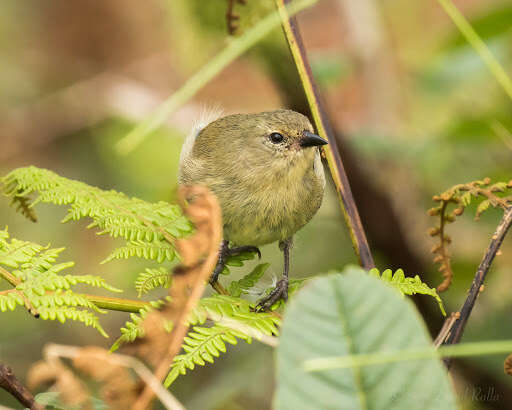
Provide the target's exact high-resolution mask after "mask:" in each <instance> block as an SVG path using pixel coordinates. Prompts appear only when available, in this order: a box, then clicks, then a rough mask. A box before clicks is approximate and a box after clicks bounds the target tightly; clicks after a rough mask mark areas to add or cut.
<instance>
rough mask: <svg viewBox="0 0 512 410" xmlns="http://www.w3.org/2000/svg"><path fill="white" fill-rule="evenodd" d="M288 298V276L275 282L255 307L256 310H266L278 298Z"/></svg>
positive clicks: (285, 299) (284, 299)
mask: <svg viewBox="0 0 512 410" xmlns="http://www.w3.org/2000/svg"><path fill="white" fill-rule="evenodd" d="M281 299H282V300H283V301H285V302H286V301H287V300H288V278H286V277H285V278H283V279H281V280H280V281H279V282H277V284H276V287H275V288H274V289H273V290H272V292H270V293H269V294H268V295H267V296H265V297H264V298H263V299H261V300H260V301H259V302H258V304H257V305H256V308H255V309H254V310H255V311H256V312H266V311H268V310H270V308H271V307H272V306H273V305H274V303H276V302H277V301H279V300H281Z"/></svg>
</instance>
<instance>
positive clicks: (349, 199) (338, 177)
mask: <svg viewBox="0 0 512 410" xmlns="http://www.w3.org/2000/svg"><path fill="white" fill-rule="evenodd" d="M275 3H276V6H277V8H278V10H279V14H280V16H281V24H282V26H283V30H284V34H285V36H286V40H287V42H288V46H289V47H290V51H291V53H292V56H293V59H294V61H295V66H296V67H297V70H298V72H299V76H300V79H301V82H302V86H303V87H304V92H305V94H306V98H307V100H308V103H309V107H310V110H311V115H312V117H313V121H314V123H315V126H316V128H317V130H318V133H319V134H320V136H321V137H323V138H327V140H328V141H329V145H326V146H325V147H324V153H325V156H326V158H327V163H328V164H329V169H330V170H331V175H332V178H333V180H334V184H335V185H336V190H337V192H338V195H339V197H340V201H341V208H342V211H343V215H344V217H345V222H346V224H347V227H348V229H349V233H350V238H351V239H352V244H353V246H354V250H355V252H356V254H357V257H358V258H359V261H360V263H361V265H362V266H363V267H364V268H365V269H371V268H373V267H374V266H375V264H374V262H373V257H372V254H371V252H370V247H369V245H368V241H367V239H366V234H365V232H364V228H363V224H362V223H361V218H360V217H359V212H358V210H357V206H356V203H355V201H354V197H353V195H352V191H351V189H350V185H349V182H348V178H347V174H346V173H345V168H344V167H343V162H342V161H341V157H340V155H339V151H338V148H337V143H336V139H335V137H334V134H333V132H332V130H331V126H330V124H329V121H328V119H327V115H326V113H325V110H324V109H323V107H322V103H321V101H320V94H319V92H318V89H317V87H316V84H315V80H314V78H313V74H312V72H311V67H310V65H309V61H308V58H307V55H306V50H305V48H304V44H303V42H302V37H301V35H300V32H299V26H298V23H297V20H296V19H295V17H291V16H290V14H289V13H288V11H287V9H286V4H288V3H290V0H275Z"/></svg>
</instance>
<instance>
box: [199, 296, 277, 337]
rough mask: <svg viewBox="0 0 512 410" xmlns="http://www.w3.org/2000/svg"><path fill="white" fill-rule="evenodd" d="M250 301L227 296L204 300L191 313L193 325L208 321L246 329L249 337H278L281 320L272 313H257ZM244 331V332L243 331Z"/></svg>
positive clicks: (211, 297)
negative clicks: (261, 335) (260, 334)
mask: <svg viewBox="0 0 512 410" xmlns="http://www.w3.org/2000/svg"><path fill="white" fill-rule="evenodd" d="M252 307H253V306H252V304H251V302H249V301H248V300H245V299H240V298H235V297H232V296H227V295H214V296H210V297H206V298H202V299H201V300H200V301H199V304H198V305H197V307H196V308H195V309H194V310H193V311H192V312H191V314H190V317H189V323H190V324H191V325H196V324H199V325H201V324H203V323H204V322H205V321H206V319H211V320H213V321H214V322H218V323H230V324H233V325H235V326H236V324H238V326H237V328H239V329H245V331H246V333H247V335H249V336H254V337H257V334H258V332H261V333H263V334H264V335H267V336H272V335H277V334H278V333H279V330H278V327H279V325H280V323H281V322H280V320H279V318H278V317H277V316H276V315H274V314H272V313H257V312H254V311H253V310H252ZM242 331H244V330H242Z"/></svg>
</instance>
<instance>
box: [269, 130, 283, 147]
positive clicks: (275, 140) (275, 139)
mask: <svg viewBox="0 0 512 410" xmlns="http://www.w3.org/2000/svg"><path fill="white" fill-rule="evenodd" d="M269 138H270V141H272V143H274V144H279V143H280V142H283V140H284V137H283V135H282V134H279V133H278V132H273V133H272V134H270V136H269Z"/></svg>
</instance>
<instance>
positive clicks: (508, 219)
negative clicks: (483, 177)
mask: <svg viewBox="0 0 512 410" xmlns="http://www.w3.org/2000/svg"><path fill="white" fill-rule="evenodd" d="M510 225H512V207H509V208H507V209H506V211H505V214H504V215H503V218H502V219H501V221H500V223H499V225H498V227H497V228H496V232H495V233H494V234H493V236H492V238H491V242H490V243H489V246H488V247H487V250H486V251H485V254H484V257H483V258H482V261H481V262H480V266H479V267H478V270H477V271H476V274H475V277H474V279H473V283H472V284H471V288H470V289H469V293H468V296H467V298H466V301H465V302H464V305H463V306H462V308H461V309H460V311H459V312H458V313H459V314H458V315H457V317H456V320H453V318H448V319H447V320H452V322H453V323H452V325H451V328H450V329H449V330H448V331H447V330H446V326H443V329H444V333H445V334H446V336H445V337H444V340H443V341H442V344H444V345H451V344H456V343H458V342H459V341H460V339H461V338H462V334H463V333H464V329H465V327H466V323H467V321H468V319H469V315H470V314H471V312H472V310H473V306H474V305H475V302H476V298H477V296H478V294H479V293H480V291H481V290H482V289H483V283H484V280H485V276H486V275H487V272H488V271H489V268H490V266H491V263H492V261H493V260H494V257H495V256H496V254H497V252H498V250H499V248H500V246H501V244H502V242H503V239H504V238H505V235H506V234H507V232H508V230H509V228H510ZM446 364H447V365H448V366H449V365H450V362H449V361H448V360H447V361H446Z"/></svg>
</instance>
